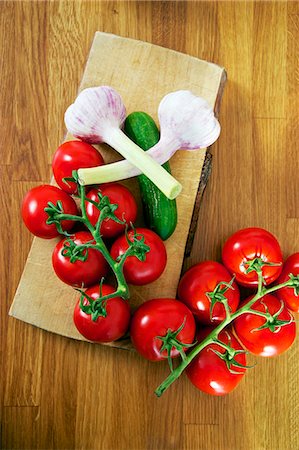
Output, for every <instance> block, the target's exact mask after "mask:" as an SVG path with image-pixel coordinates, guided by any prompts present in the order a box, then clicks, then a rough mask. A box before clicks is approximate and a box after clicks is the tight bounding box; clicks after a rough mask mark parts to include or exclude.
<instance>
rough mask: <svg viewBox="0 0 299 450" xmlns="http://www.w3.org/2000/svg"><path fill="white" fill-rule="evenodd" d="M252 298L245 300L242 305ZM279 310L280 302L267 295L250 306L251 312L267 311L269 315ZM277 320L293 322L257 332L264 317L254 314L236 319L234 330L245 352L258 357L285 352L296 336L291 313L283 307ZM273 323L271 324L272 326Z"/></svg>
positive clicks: (264, 320)
mask: <svg viewBox="0 0 299 450" xmlns="http://www.w3.org/2000/svg"><path fill="white" fill-rule="evenodd" d="M250 299H252V297H249V298H248V299H247V300H245V302H244V304H245V303H246V302H248V301H249V300H250ZM280 308H281V302H280V300H279V299H278V298H277V297H274V295H271V294H267V295H265V296H264V297H263V298H262V299H261V300H258V301H257V302H256V303H254V305H253V306H252V309H253V310H256V311H262V312H263V313H265V312H267V310H269V313H270V314H271V315H274V314H275V313H277V312H278V311H279V310H280ZM277 319H278V320H284V321H289V320H291V319H292V320H293V321H292V322H291V323H289V324H288V325H284V326H281V327H279V326H275V327H274V328H273V331H271V329H269V328H263V329H261V330H258V328H259V327H261V326H262V325H264V324H265V323H266V319H265V318H264V317H261V316H258V315H256V314H250V313H245V314H242V315H241V316H239V317H237V318H236V319H235V321H234V328H235V332H236V334H237V337H238V339H239V340H240V342H241V343H242V344H243V346H244V347H245V348H247V350H249V351H250V352H251V353H254V354H255V355H259V356H275V355H279V354H280V353H282V352H284V351H285V350H287V349H288V348H289V347H290V346H291V345H292V343H293V341H294V339H295V336H296V325H295V322H294V318H293V316H292V315H291V313H290V312H289V311H288V310H287V308H286V307H285V306H284V307H283V309H282V311H281V313H280V314H279V315H278V317H277ZM274 324H275V322H274V323H273V325H274Z"/></svg>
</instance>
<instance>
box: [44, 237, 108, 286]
mask: <svg viewBox="0 0 299 450" xmlns="http://www.w3.org/2000/svg"><path fill="white" fill-rule="evenodd" d="M67 239H68V238H65V239H62V240H61V241H59V242H58V244H57V245H56V247H55V248H54V251H53V254H52V264H53V268H54V271H55V273H56V275H57V276H58V278H60V279H61V281H63V282H64V283H66V284H69V285H71V286H75V287H83V286H84V287H87V286H91V285H92V284H95V283H97V282H100V280H101V278H102V277H104V276H106V275H107V273H108V263H107V262H106V260H105V258H104V257H103V255H102V253H101V252H99V251H98V250H96V249H87V250H84V254H86V252H87V254H88V256H87V259H86V261H80V260H77V261H75V262H71V261H70V258H68V257H67V256H64V255H63V248H64V243H65V242H66V241H67ZM71 239H72V240H73V241H74V242H75V244H77V245H81V244H86V243H87V242H94V241H93V237H92V235H91V233H89V232H88V231H79V232H77V233H75V234H74V235H73V236H71Z"/></svg>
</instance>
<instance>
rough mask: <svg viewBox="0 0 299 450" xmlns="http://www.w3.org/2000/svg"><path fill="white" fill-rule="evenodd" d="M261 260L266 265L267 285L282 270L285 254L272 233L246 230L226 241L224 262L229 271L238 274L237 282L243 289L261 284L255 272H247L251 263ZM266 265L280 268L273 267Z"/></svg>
mask: <svg viewBox="0 0 299 450" xmlns="http://www.w3.org/2000/svg"><path fill="white" fill-rule="evenodd" d="M257 259H258V260H260V261H262V262H263V263H264V265H263V267H262V274H263V277H264V282H265V284H266V285H268V284H271V283H272V282H273V281H275V280H276V279H277V278H278V277H279V275H280V273H281V270H282V253H281V249H280V246H279V243H278V241H277V239H276V238H275V237H274V236H273V234H271V233H269V232H268V231H266V230H264V229H262V228H245V229H243V230H239V231H237V232H236V233H234V234H233V235H232V236H230V237H229V238H228V240H227V241H226V242H225V244H224V247H223V251H222V260H223V264H224V265H225V266H226V268H227V269H228V270H229V271H230V272H231V273H232V274H235V275H236V281H237V282H238V283H240V284H241V285H243V286H247V287H253V286H257V285H258V276H257V273H256V272H255V271H251V272H249V273H246V271H247V269H248V262H252V261H254V260H257ZM267 263H275V264H277V265H274V266H270V265H267Z"/></svg>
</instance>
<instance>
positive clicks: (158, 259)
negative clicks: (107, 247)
mask: <svg viewBox="0 0 299 450" xmlns="http://www.w3.org/2000/svg"><path fill="white" fill-rule="evenodd" d="M136 233H137V234H140V235H142V236H144V243H145V244H146V245H148V246H149V247H150V250H149V252H148V253H146V255H145V261H140V260H139V259H138V258H137V257H136V256H128V257H127V259H126V261H125V263H124V275H125V278H126V281H127V282H128V283H129V284H134V285H138V286H142V285H144V284H148V283H151V282H153V281H155V280H157V279H158V278H159V277H160V275H161V274H162V273H163V271H164V269H165V267H166V262H167V253H166V248H165V245H164V243H163V241H162V239H161V238H160V237H159V236H158V235H157V234H156V233H154V232H153V231H151V230H148V229H147V228H136ZM133 236H134V230H129V231H128V239H129V240H130V241H133ZM128 248H129V244H128V242H127V238H126V236H125V235H122V236H120V237H118V238H117V239H116V241H115V242H114V243H113V244H112V247H111V256H112V258H113V259H115V260H116V259H117V258H118V257H119V256H121V255H123V254H124V253H125V252H126V250H127V249H128Z"/></svg>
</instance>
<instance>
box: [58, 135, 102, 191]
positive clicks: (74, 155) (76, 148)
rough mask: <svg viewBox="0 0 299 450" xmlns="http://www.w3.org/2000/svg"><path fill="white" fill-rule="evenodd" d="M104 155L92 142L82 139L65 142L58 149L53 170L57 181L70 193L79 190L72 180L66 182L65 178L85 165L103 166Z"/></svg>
mask: <svg viewBox="0 0 299 450" xmlns="http://www.w3.org/2000/svg"><path fill="white" fill-rule="evenodd" d="M103 164H104V160H103V158H102V155H101V154H100V153H99V152H98V151H97V150H96V149H95V148H94V147H93V146H92V145H90V144H87V143H86V142H82V141H68V142H64V143H63V144H62V145H60V146H59V147H58V149H57V150H56V152H55V154H54V157H53V161H52V170H53V174H54V178H55V181H56V183H57V184H58V186H59V187H61V189H63V190H64V191H65V192H68V193H69V194H74V193H76V192H77V185H76V183H74V182H72V181H68V182H67V183H65V182H64V181H63V179H64V178H70V177H71V176H72V172H73V170H78V169H80V168H83V167H96V166H102V165H103Z"/></svg>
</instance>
